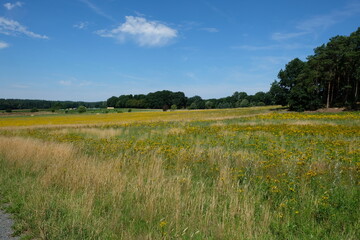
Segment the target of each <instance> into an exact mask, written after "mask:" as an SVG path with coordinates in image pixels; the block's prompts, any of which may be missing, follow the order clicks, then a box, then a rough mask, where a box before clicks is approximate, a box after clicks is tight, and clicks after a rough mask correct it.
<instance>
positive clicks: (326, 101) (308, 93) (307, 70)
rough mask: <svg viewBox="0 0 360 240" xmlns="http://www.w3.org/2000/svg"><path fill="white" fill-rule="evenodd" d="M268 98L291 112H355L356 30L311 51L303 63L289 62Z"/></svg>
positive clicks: (359, 62)
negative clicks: (334, 109) (345, 109)
mask: <svg viewBox="0 0 360 240" xmlns="http://www.w3.org/2000/svg"><path fill="white" fill-rule="evenodd" d="M278 79H279V81H274V82H273V83H272V85H271V88H270V91H269V93H270V95H271V96H272V98H273V101H274V102H275V104H281V105H284V106H289V109H290V110H293V111H304V110H316V109H318V108H321V107H326V108H329V107H348V108H353V109H354V108H356V107H357V106H358V104H357V103H358V102H359V83H360V28H358V29H357V31H355V32H353V33H351V34H350V36H335V37H333V38H331V39H330V40H329V42H328V43H326V44H323V45H321V46H319V47H317V48H315V49H314V54H313V55H310V56H308V57H307V61H301V60H300V59H298V58H295V59H293V60H291V61H290V62H289V63H288V64H287V65H286V66H285V69H284V70H280V72H279V74H278Z"/></svg>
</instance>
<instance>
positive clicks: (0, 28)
mask: <svg viewBox="0 0 360 240" xmlns="http://www.w3.org/2000/svg"><path fill="white" fill-rule="evenodd" d="M0 33H2V34H5V35H11V36H17V35H21V34H23V35H26V36H28V37H32V38H41V39H48V38H49V37H48V36H46V35H40V34H37V33H34V32H31V31H29V30H27V28H26V27H25V26H23V25H21V24H20V23H19V22H17V21H14V20H11V19H7V18H4V17H0Z"/></svg>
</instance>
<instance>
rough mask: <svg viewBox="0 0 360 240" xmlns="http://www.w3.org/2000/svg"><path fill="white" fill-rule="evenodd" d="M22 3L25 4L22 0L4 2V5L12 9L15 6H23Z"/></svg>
mask: <svg viewBox="0 0 360 240" xmlns="http://www.w3.org/2000/svg"><path fill="white" fill-rule="evenodd" d="M22 5H23V3H22V2H16V3H5V4H4V7H5V8H6V9H7V10H12V9H13V8H16V7H21V6H22Z"/></svg>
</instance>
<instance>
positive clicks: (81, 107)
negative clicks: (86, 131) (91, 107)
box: [77, 106, 86, 113]
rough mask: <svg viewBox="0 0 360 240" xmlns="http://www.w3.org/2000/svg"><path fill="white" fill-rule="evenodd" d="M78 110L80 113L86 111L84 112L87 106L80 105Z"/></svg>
mask: <svg viewBox="0 0 360 240" xmlns="http://www.w3.org/2000/svg"><path fill="white" fill-rule="evenodd" d="M77 110H78V112H79V113H84V112H86V107H85V106H80V107H78V109H77Z"/></svg>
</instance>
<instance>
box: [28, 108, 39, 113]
mask: <svg viewBox="0 0 360 240" xmlns="http://www.w3.org/2000/svg"><path fill="white" fill-rule="evenodd" d="M38 111H39V110H38V109H37V108H32V109H31V110H30V112H38Z"/></svg>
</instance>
